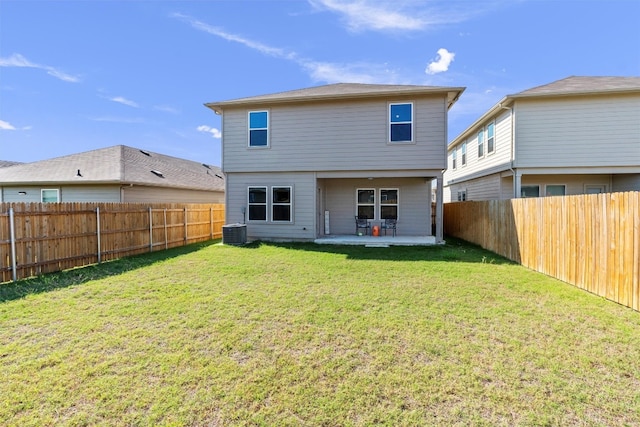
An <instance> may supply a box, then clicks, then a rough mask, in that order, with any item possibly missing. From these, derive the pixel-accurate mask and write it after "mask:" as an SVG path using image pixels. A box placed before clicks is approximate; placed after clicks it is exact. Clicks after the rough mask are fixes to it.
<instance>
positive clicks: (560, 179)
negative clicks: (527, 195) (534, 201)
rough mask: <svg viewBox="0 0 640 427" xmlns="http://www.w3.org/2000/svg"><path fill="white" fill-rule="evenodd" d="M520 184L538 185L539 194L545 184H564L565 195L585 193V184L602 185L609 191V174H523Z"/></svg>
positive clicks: (543, 191) (543, 192) (543, 190)
mask: <svg viewBox="0 0 640 427" xmlns="http://www.w3.org/2000/svg"><path fill="white" fill-rule="evenodd" d="M521 182H522V185H539V186H540V196H544V195H545V186H546V185H565V186H566V187H565V191H566V193H565V194H566V195H567V196H571V195H576V194H585V186H586V185H604V186H606V191H607V192H609V191H611V175H561V174H558V175H523V176H522V181H521Z"/></svg>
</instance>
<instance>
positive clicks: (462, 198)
mask: <svg viewBox="0 0 640 427" xmlns="http://www.w3.org/2000/svg"><path fill="white" fill-rule="evenodd" d="M458 201H459V202H466V201H467V189H466V188H465V189H464V190H458Z"/></svg>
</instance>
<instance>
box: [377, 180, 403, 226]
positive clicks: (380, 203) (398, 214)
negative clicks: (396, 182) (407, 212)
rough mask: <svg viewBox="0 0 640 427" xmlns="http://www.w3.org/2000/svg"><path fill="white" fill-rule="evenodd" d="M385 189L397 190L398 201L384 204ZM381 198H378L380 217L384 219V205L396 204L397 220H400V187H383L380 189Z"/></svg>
mask: <svg viewBox="0 0 640 427" xmlns="http://www.w3.org/2000/svg"><path fill="white" fill-rule="evenodd" d="M383 190H395V191H396V194H397V195H398V201H397V202H396V203H388V204H385V205H383V204H382V191H383ZM378 194H379V198H380V200H378V218H379V219H380V220H381V221H382V220H383V218H382V206H395V207H396V220H397V221H400V188H398V187H381V188H379V189H378Z"/></svg>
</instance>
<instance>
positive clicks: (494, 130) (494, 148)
mask: <svg viewBox="0 0 640 427" xmlns="http://www.w3.org/2000/svg"><path fill="white" fill-rule="evenodd" d="M490 125H493V150H491V151H489V126H490ZM485 134H486V135H487V136H486V138H485V141H486V144H485V151H484V152H485V155H487V156H488V155H491V154H494V153H495V152H496V122H495V120H493V121H491V122H489V123H487V127H486V128H485Z"/></svg>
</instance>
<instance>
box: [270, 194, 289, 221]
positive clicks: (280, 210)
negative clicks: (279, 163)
mask: <svg viewBox="0 0 640 427" xmlns="http://www.w3.org/2000/svg"><path fill="white" fill-rule="evenodd" d="M271 220H272V221H284V222H291V187H271Z"/></svg>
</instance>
